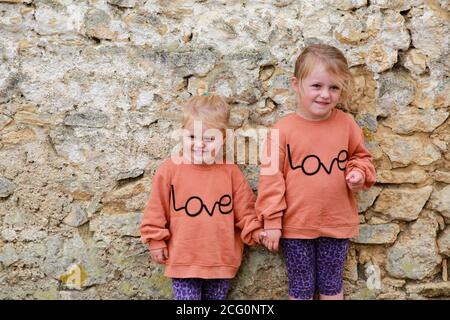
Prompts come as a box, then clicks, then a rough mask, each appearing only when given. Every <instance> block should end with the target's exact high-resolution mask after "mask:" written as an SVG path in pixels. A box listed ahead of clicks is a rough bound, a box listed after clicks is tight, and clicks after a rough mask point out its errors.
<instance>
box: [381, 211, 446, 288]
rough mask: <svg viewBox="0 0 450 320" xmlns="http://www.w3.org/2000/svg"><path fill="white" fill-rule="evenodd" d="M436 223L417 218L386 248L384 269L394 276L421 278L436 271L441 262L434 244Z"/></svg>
mask: <svg viewBox="0 0 450 320" xmlns="http://www.w3.org/2000/svg"><path fill="white" fill-rule="evenodd" d="M436 229H437V223H436V222H435V221H434V220H432V219H419V220H417V221H416V222H414V223H413V224H412V225H411V227H410V228H409V229H408V230H407V231H405V232H404V233H402V234H401V235H400V237H399V239H398V240H397V241H396V243H395V244H394V245H393V246H392V247H391V248H389V249H388V250H387V261H386V271H387V272H388V273H389V275H391V276H393V277H396V278H408V279H414V280H421V279H424V278H426V277H427V276H432V275H433V274H434V273H435V272H437V270H436V268H437V267H438V266H439V264H440V263H441V260H442V258H441V256H440V255H439V252H438V248H437V245H436V240H435V239H436Z"/></svg>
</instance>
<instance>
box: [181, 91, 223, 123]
mask: <svg viewBox="0 0 450 320" xmlns="http://www.w3.org/2000/svg"><path fill="white" fill-rule="evenodd" d="M198 93H199V95H197V96H193V97H191V98H190V99H189V100H187V101H186V102H185V104H184V106H183V119H182V126H183V127H185V126H186V124H187V123H188V122H189V121H190V120H200V121H202V122H203V123H204V124H206V125H207V126H209V127H211V128H216V129H220V130H226V129H227V128H228V122H229V119H230V106H229V105H228V103H226V102H225V100H224V99H223V98H222V97H220V96H219V95H216V94H211V93H208V92H207V91H206V90H205V91H203V89H199V90H198Z"/></svg>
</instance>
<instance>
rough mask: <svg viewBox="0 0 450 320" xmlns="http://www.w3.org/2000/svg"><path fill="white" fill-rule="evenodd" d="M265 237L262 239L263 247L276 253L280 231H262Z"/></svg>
mask: <svg viewBox="0 0 450 320" xmlns="http://www.w3.org/2000/svg"><path fill="white" fill-rule="evenodd" d="M264 232H265V234H266V235H265V237H264V238H263V241H262V242H263V244H264V246H265V247H266V248H267V249H269V251H278V243H279V242H280V237H281V230H280V229H269V230H264Z"/></svg>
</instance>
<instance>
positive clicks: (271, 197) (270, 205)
mask: <svg viewBox="0 0 450 320" xmlns="http://www.w3.org/2000/svg"><path fill="white" fill-rule="evenodd" d="M280 131H281V130H279V129H276V128H274V129H272V130H271V131H270V134H269V135H268V137H267V140H266V143H265V147H264V153H263V158H262V159H261V165H260V173H259V182H258V197H257V200H256V205H255V208H256V214H257V216H258V219H259V220H260V221H262V222H263V226H264V229H281V225H282V224H281V221H282V216H283V213H284V210H285V209H286V200H285V196H284V195H285V192H286V183H285V180H284V172H283V170H284V169H283V166H284V161H285V155H286V150H285V148H286V145H285V143H284V139H283V138H282V137H281V132H280ZM264 158H265V159H264Z"/></svg>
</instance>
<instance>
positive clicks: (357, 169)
mask: <svg viewBox="0 0 450 320" xmlns="http://www.w3.org/2000/svg"><path fill="white" fill-rule="evenodd" d="M352 170H354V171H359V172H361V174H362V176H363V179H364V181H366V173H365V172H364V170H361V169H359V168H353V169H352Z"/></svg>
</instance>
